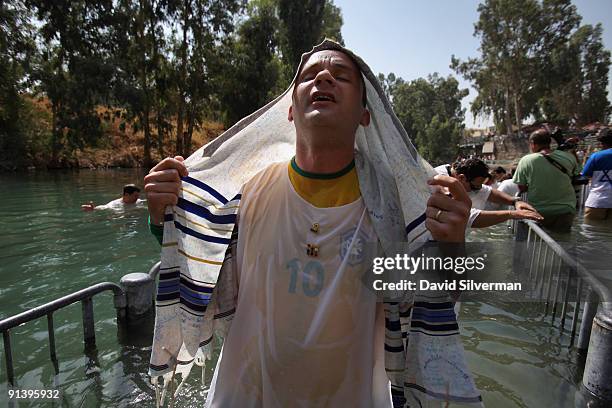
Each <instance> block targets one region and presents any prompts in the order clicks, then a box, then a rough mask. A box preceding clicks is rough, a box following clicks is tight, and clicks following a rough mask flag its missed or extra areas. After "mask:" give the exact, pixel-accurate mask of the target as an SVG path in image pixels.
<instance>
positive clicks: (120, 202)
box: [95, 198, 146, 210]
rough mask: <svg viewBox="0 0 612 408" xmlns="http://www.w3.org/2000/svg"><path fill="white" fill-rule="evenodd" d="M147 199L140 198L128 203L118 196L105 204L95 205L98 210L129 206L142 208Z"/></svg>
mask: <svg viewBox="0 0 612 408" xmlns="http://www.w3.org/2000/svg"><path fill="white" fill-rule="evenodd" d="M145 202H146V201H145V200H141V199H140V198H139V199H138V200H136V202H135V203H132V204H126V203H124V202H123V198H117V199H116V200H113V201H110V202H108V203H106V204H104V205H97V206H96V207H95V209H96V210H124V209H127V208H136V207H138V208H140V207H144V203H145Z"/></svg>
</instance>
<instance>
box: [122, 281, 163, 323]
mask: <svg viewBox="0 0 612 408" xmlns="http://www.w3.org/2000/svg"><path fill="white" fill-rule="evenodd" d="M121 287H122V288H123V290H124V291H125V295H126V299H127V315H128V318H137V317H140V316H142V315H144V314H146V313H147V312H149V311H150V310H151V308H152V307H153V296H154V295H155V281H154V280H153V279H152V278H151V277H150V276H149V275H148V274H146V273H139V272H137V273H128V274H127V275H125V276H123V277H122V278H121Z"/></svg>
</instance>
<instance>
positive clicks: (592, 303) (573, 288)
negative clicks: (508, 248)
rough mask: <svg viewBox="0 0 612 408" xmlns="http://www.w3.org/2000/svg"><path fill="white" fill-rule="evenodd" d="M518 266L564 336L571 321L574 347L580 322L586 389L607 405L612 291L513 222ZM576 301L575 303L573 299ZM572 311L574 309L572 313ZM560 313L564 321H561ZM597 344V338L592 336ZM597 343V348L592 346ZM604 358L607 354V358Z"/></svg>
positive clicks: (538, 233)
mask: <svg viewBox="0 0 612 408" xmlns="http://www.w3.org/2000/svg"><path fill="white" fill-rule="evenodd" d="M513 229H514V233H515V239H516V241H518V242H522V243H524V245H520V246H518V247H517V248H518V250H517V253H515V256H516V258H515V259H517V262H518V266H519V267H521V268H522V270H523V271H525V273H528V277H529V281H530V282H533V283H534V285H535V286H534V288H533V289H534V292H535V293H534V295H535V296H536V297H539V298H541V299H542V300H544V310H543V313H544V317H546V316H548V315H549V313H550V316H551V322H552V323H553V324H554V323H558V328H559V330H560V331H561V332H563V331H564V329H565V324H566V321H567V320H568V319H569V318H571V326H570V328H569V335H570V343H569V347H572V346H573V345H574V340H575V336H576V329H577V325H578V321H579V314H580V310H581V309H582V317H581V319H580V321H581V322H580V329H579V331H578V342H577V343H576V347H577V348H578V349H579V350H587V362H586V366H585V372H584V377H583V384H584V386H585V387H586V388H587V389H588V390H589V391H591V392H592V393H594V394H595V395H597V396H598V397H600V398H603V399H605V400H612V292H611V291H610V288H608V287H606V286H605V285H604V284H603V283H602V282H601V281H600V280H599V279H598V278H597V277H596V276H595V275H594V274H593V273H591V272H590V271H589V270H587V269H586V268H585V267H584V266H583V265H582V264H580V263H579V262H577V261H576V259H574V258H573V257H572V256H571V255H570V254H569V253H568V252H567V251H566V250H565V249H563V247H561V245H559V243H557V242H556V241H555V240H554V239H553V238H551V237H550V235H548V234H547V233H546V232H545V231H544V230H543V229H542V228H541V227H540V226H539V225H538V224H537V223H535V222H534V221H526V220H522V221H520V222H516V223H514V226H513ZM572 296H575V298H574V301H571V300H570V297H572ZM570 306H573V307H572V309H571V312H570ZM557 312H559V316H557ZM593 330H596V331H597V336H598V338H597V339H595V340H594V339H592V338H591V337H592V336H591V334H592V331H593ZM593 344H597V346H593ZM602 353H603V355H602Z"/></svg>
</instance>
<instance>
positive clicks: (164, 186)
mask: <svg viewBox="0 0 612 408" xmlns="http://www.w3.org/2000/svg"><path fill="white" fill-rule="evenodd" d="M184 160H185V159H183V157H182V156H174V158H172V157H167V158H165V159H164V160H162V161H160V162H159V163H157V165H156V166H155V167H153V168H152V169H151V171H149V174H147V175H146V176H145V178H144V182H145V187H144V189H145V191H146V192H147V206H148V207H149V215H150V216H151V223H152V224H155V225H161V224H162V223H163V221H164V212H165V211H166V206H168V205H176V203H177V202H178V194H179V191H180V188H181V177H185V176H187V175H188V174H189V172H188V171H187V167H185V165H184V164H183V161H184Z"/></svg>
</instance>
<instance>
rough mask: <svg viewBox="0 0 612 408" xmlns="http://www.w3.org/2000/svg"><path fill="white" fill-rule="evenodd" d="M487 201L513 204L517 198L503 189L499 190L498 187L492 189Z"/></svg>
mask: <svg viewBox="0 0 612 408" xmlns="http://www.w3.org/2000/svg"><path fill="white" fill-rule="evenodd" d="M487 201H490V202H492V203H496V204H505V205H513V204H514V201H515V200H514V197H512V196H511V195H510V194H506V193H504V192H503V191H499V190H497V189H492V190H491V194H489V198H488V199H487Z"/></svg>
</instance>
